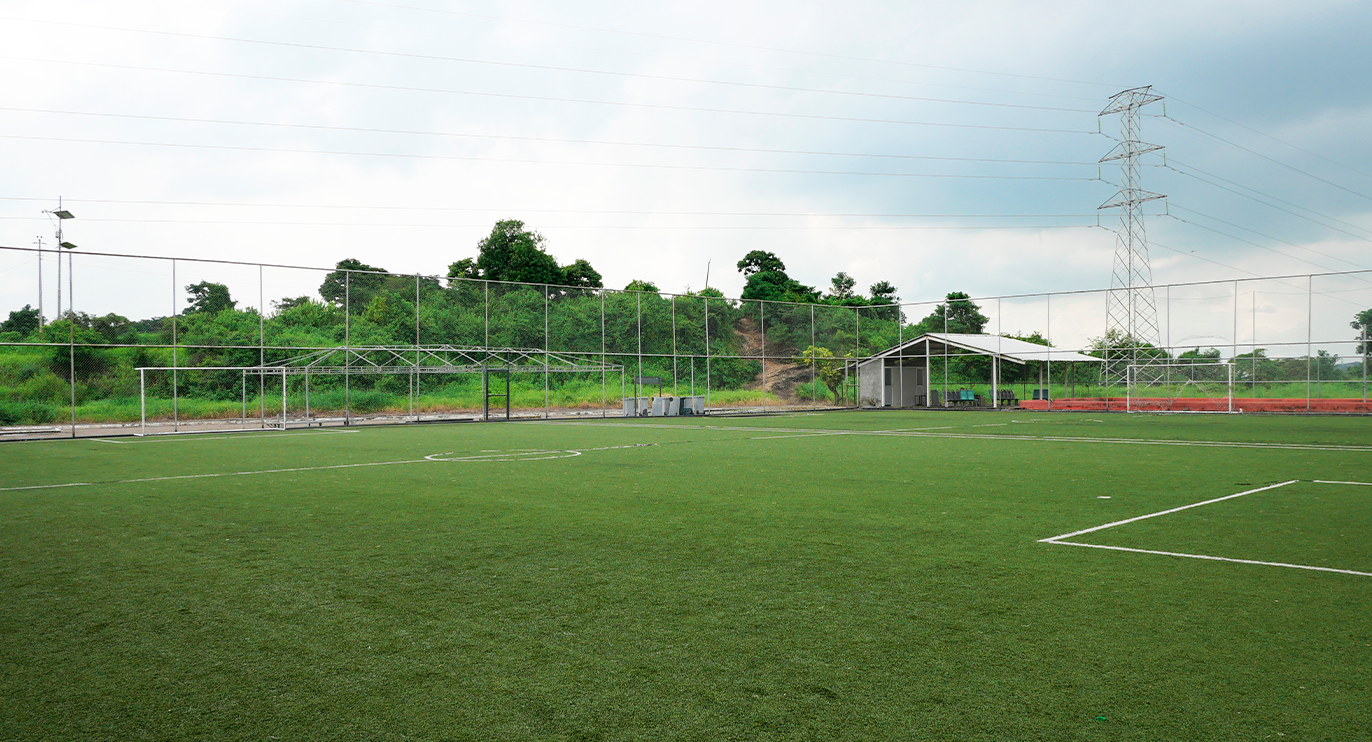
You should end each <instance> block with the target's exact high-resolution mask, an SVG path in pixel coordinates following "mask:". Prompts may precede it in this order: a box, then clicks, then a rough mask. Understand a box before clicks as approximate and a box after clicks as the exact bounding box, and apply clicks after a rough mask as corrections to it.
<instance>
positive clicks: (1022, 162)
mask: <svg viewBox="0 0 1372 742" xmlns="http://www.w3.org/2000/svg"><path fill="white" fill-rule="evenodd" d="M0 111H12V112H18V113H42V114H52V115H59V116H94V117H104V118H121V119H138V120H144V121H172V122H179V123H192V124H224V125H229V126H256V127H268V128H282V129H307V130H317V131H346V132H356V133H363V134H403V135H412V136H433V137H456V138H467V139H502V140H509V141H519V142H552V143H558V144H594V145H604V146H614V147H659V148H663V149H687V150H702V151H712V152H746V153H757V154H779V155H815V156H823V157H872V158H885V159H895V160H945V161H950V162H993V163H1007V164H1017V165H1091V166H1094V165H1096V164H1097V163H1094V162H1069V161H1062V160H1004V159H995V158H989V157H938V156H934V155H898V154H887V153H866V152H822V151H807V150H790V149H766V148H761V147H721V146H712V145H704V144H673V143H658V142H616V141H609V140H604V139H564V138H558V137H528V136H514V135H509V134H471V133H465V132H447V131H421V130H416V129H380V128H369V127H360V126H327V125H323V124H287V123H278V122H272V121H238V120H234V119H201V118H189V117H184V116H152V115H144V114H133V113H106V112H98V111H62V110H56V109H46V108H16V107H11V106H0Z"/></svg>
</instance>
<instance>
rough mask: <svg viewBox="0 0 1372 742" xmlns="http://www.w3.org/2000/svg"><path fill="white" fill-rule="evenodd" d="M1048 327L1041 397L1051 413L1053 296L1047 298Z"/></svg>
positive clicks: (1045, 332)
mask: <svg viewBox="0 0 1372 742" xmlns="http://www.w3.org/2000/svg"><path fill="white" fill-rule="evenodd" d="M1047 299H1048V320H1047V322H1048V326H1047V328H1046V329H1045V330H1044V334H1046V335H1047V337H1046V338H1044V340H1047V341H1048V364H1047V366H1048V388H1047V389H1046V390H1045V391H1044V392H1043V396H1045V397H1047V398H1048V411H1049V412H1052V411H1053V296H1052V294H1049V295H1048V297H1047ZM1063 382H1064V383H1063V389H1064V390H1065V389H1066V388H1067V384H1066V379H1064V380H1063Z"/></svg>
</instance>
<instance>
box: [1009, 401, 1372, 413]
mask: <svg viewBox="0 0 1372 742" xmlns="http://www.w3.org/2000/svg"><path fill="white" fill-rule="evenodd" d="M1019 406H1020V408H1022V409H1026V410H1048V409H1053V410H1055V411H1059V412H1072V411H1081V412H1124V411H1125V410H1127V409H1133V410H1135V411H1138V412H1227V411H1228V410H1229V400H1228V399H1226V398H1224V397H1218V398H1216V397H1195V398H1178V399H1167V398H1165V397H1135V398H1134V399H1133V400H1127V399H1125V398H1124V397H1074V398H1071V399H1055V400H1052V407H1051V408H1050V407H1049V402H1048V401H1047V400H1042V399H1032V400H1023V401H1021V402H1020V403H1019ZM1234 411H1235V412H1362V413H1372V402H1364V401H1362V400H1361V399H1311V400H1308V401H1307V400H1305V399H1303V398H1302V399H1263V398H1260V397H1235V398H1234Z"/></svg>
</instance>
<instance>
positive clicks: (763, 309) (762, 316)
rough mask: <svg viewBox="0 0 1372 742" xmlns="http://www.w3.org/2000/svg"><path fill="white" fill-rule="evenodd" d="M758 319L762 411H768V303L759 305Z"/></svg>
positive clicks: (760, 302) (761, 302) (762, 302)
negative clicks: (760, 341) (760, 347)
mask: <svg viewBox="0 0 1372 742" xmlns="http://www.w3.org/2000/svg"><path fill="white" fill-rule="evenodd" d="M757 318H758V325H759V328H760V333H759V335H760V337H761V338H762V350H761V353H762V411H763V412H766V411H767V302H764V301H759V302H758V303H757Z"/></svg>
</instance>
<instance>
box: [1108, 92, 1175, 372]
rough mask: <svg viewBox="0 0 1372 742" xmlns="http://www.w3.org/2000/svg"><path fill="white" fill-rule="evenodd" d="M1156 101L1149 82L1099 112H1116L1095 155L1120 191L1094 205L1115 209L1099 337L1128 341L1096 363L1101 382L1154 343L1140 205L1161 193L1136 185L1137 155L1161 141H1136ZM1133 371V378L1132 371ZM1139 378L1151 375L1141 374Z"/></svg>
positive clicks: (1149, 276)
mask: <svg viewBox="0 0 1372 742" xmlns="http://www.w3.org/2000/svg"><path fill="white" fill-rule="evenodd" d="M1160 100H1162V96H1161V95H1158V94H1156V93H1154V92H1152V86H1147V85H1146V86H1144V87H1141V88H1130V89H1129V90H1124V91H1121V92H1119V93H1116V94H1115V95H1113V96H1111V98H1110V105H1108V106H1106V107H1105V110H1103V111H1101V112H1100V116H1111V115H1114V114H1119V117H1120V137H1121V138H1120V141H1119V143H1118V144H1116V145H1115V147H1114V149H1111V150H1110V152H1109V153H1108V154H1106V155H1105V156H1104V157H1102V158H1100V161H1101V162H1102V163H1106V162H1119V164H1120V190H1119V192H1118V193H1116V194H1115V195H1114V196H1112V197H1111V198H1110V199H1109V200H1107V201H1106V202H1105V203H1104V204H1101V206H1100V209H1113V208H1119V210H1120V228H1119V232H1118V233H1117V234H1116V238H1115V261H1114V268H1113V270H1112V271H1111V274H1110V292H1109V293H1108V294H1107V298H1106V325H1105V330H1106V334H1105V337H1106V339H1107V341H1110V340H1113V341H1116V342H1118V341H1123V342H1125V343H1127V345H1128V347H1127V348H1125V349H1124V352H1123V353H1121V352H1120V349H1117V348H1110V349H1108V350H1107V351H1106V361H1105V363H1104V364H1102V375H1103V377H1104V378H1103V379H1102V381H1103V382H1104V383H1105V384H1106V385H1109V384H1111V383H1112V382H1119V381H1122V380H1125V378H1126V376H1127V374H1128V367H1129V366H1130V365H1134V366H1138V365H1140V358H1139V349H1140V346H1151V347H1153V348H1156V347H1158V343H1159V335H1160V332H1159V330H1158V310H1157V304H1156V301H1155V298H1154V295H1153V285H1152V284H1153V271H1152V268H1151V267H1149V263H1148V237H1147V234H1146V232H1145V230H1144V224H1143V205H1144V204H1145V203H1147V202H1149V201H1156V200H1158V199H1162V198H1166V196H1164V195H1162V194H1159V193H1152V192H1150V191H1145V190H1143V189H1142V188H1140V187H1139V158H1141V157H1143V156H1144V155H1146V154H1150V153H1153V152H1160V151H1162V145H1161V144H1148V143H1147V142H1143V141H1140V140H1139V110H1140V109H1142V108H1143V107H1144V106H1146V105H1148V104H1150V103H1156V102H1158V101H1160ZM1156 360H1157V359H1156V358H1154V357H1153V353H1151V352H1150V353H1148V354H1147V356H1146V357H1144V358H1143V359H1142V361H1143V363H1144V364H1147V363H1148V362H1149V361H1156ZM1135 373H1136V378H1138V377H1137V374H1138V372H1137V371H1136V372H1135ZM1144 378H1145V380H1146V379H1148V378H1151V377H1149V375H1147V374H1145V375H1144Z"/></svg>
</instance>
